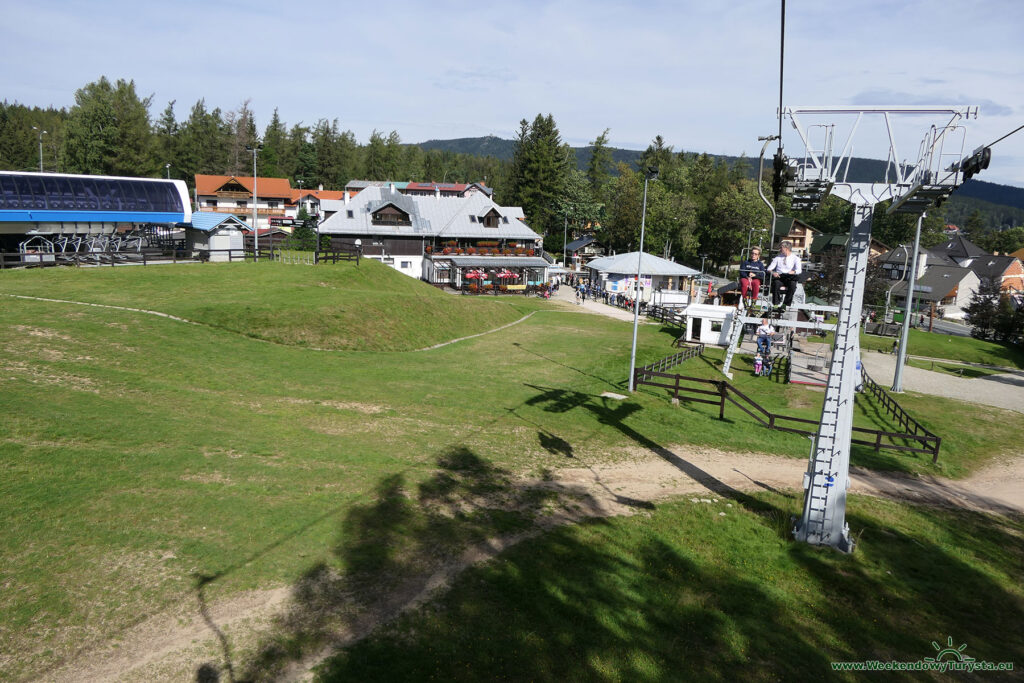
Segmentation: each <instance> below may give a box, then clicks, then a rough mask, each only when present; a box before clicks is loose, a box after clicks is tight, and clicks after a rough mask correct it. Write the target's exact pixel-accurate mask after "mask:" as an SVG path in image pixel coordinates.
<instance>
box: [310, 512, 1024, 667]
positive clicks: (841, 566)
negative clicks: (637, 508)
mask: <svg viewBox="0 0 1024 683" xmlns="http://www.w3.org/2000/svg"><path fill="white" fill-rule="evenodd" d="M765 495H766V497H773V496H771V495H770V494H765ZM894 507H895V506H893V505H891V504H884V505H883V506H882V509H881V510H880V511H875V510H865V511H863V512H855V513H854V514H853V515H852V517H851V519H852V520H853V523H854V524H856V525H864V527H863V528H867V529H869V531H867V532H866V533H865V537H864V538H863V539H862V541H863V543H862V547H861V550H859V551H858V553H859V554H854V555H852V556H851V555H843V554H840V553H836V552H834V551H831V550H830V549H822V548H814V547H811V546H807V545H804V544H796V543H793V542H788V541H782V540H781V539H779V538H777V537H776V536H774V533H773V530H772V529H769V528H766V526H767V522H766V521H765V520H763V519H762V518H759V517H756V516H747V517H741V518H739V519H738V520H737V522H738V523H737V524H736V525H735V526H726V525H725V524H722V525H720V526H717V527H716V526H713V524H714V523H712V522H708V519H707V513H706V512H703V511H702V509H701V506H687V505H686V504H682V505H677V506H675V507H673V508H672V509H671V510H670V511H666V508H662V511H661V512H660V513H658V514H665V515H668V518H667V519H665V520H664V521H659V520H658V519H657V518H654V519H650V520H648V519H646V518H644V519H641V518H634V519H630V520H611V521H605V520H597V521H592V522H588V523H586V524H583V525H580V526H578V527H572V528H568V527H562V528H558V529H554V530H552V531H549V532H547V533H545V534H544V535H543V536H541V537H539V538H535V539H530V540H527V541H525V542H524V543H523V544H521V545H519V546H517V547H515V548H512V549H510V550H508V551H506V552H505V553H503V554H502V555H501V557H500V558H499V559H498V561H495V562H491V563H488V564H486V565H482V566H478V567H474V568H472V569H470V570H469V571H467V572H466V573H465V574H464V575H463V576H461V577H460V578H459V579H458V580H457V581H456V582H455V583H454V585H453V586H452V589H451V590H450V591H449V592H448V593H446V594H445V595H443V596H439V597H438V599H436V600H434V601H432V602H431V603H430V604H428V605H426V606H425V607H424V608H423V609H421V610H419V611H417V612H414V613H409V614H406V615H404V616H403V617H402V618H400V619H398V620H396V621H395V622H394V623H392V624H391V625H389V626H387V627H385V628H384V629H382V630H381V631H380V632H377V633H375V634H374V635H373V636H372V637H370V638H368V639H365V640H363V641H361V642H358V643H355V644H353V645H351V646H349V647H347V648H345V649H344V650H343V651H341V652H339V653H338V654H337V655H335V656H334V657H332V658H331V659H330V660H329V661H328V662H327V663H326V664H325V665H324V666H323V667H322V668H321V670H320V674H321V677H322V679H323V680H326V681H348V680H454V681H463V680H464V681H470V680H481V679H501V680H558V681H562V680H569V681H575V680H578V681H589V680H779V679H781V680H821V679H824V678H827V677H831V676H833V675H834V672H833V671H832V668H831V662H833V661H863V660H871V659H879V660H888V659H893V660H898V661H917V660H923V659H924V658H925V657H928V656H934V655H935V654H936V652H935V651H934V650H933V649H932V647H931V642H932V641H938V642H944V641H945V639H946V638H947V637H950V636H951V637H953V638H954V640H955V642H956V643H957V644H959V643H966V644H968V645H969V648H970V649H969V651H968V654H970V655H971V656H974V657H976V658H978V659H985V660H989V661H997V662H998V661H1013V660H1016V661H1017V662H1020V661H1021V659H1022V658H1024V646H1022V644H1021V642H1020V641H1019V638H1017V635H1018V633H1019V631H1018V630H1017V628H1016V627H1015V624H1018V625H1019V623H1020V620H1021V618H1022V617H1024V609H1022V601H1021V596H1020V595H1019V593H1018V594H1013V593H1010V592H1007V591H1006V590H1005V589H1004V588H1003V587H1001V586H1000V585H999V584H998V583H997V582H996V581H994V580H993V579H992V578H991V577H990V576H988V575H986V571H996V572H998V571H1002V572H1006V571H1008V570H1012V567H1014V566H1015V563H1019V562H1020V561H1021V558H1022V556H1024V544H1022V541H1021V538H1020V537H1019V536H1014V535H1013V534H1006V533H1005V532H1001V531H999V530H998V528H996V529H995V530H994V531H991V530H992V529H993V527H992V524H991V522H992V520H991V519H990V518H985V517H984V516H978V517H977V518H971V517H970V516H967V517H964V516H963V515H961V514H960V513H954V512H949V511H941V512H938V513H933V512H932V511H925V512H919V511H916V510H914V509H911V510H910V512H909V514H908V515H907V516H906V517H905V518H901V519H900V520H899V521H897V522H889V521H888V518H889V517H890V516H891V515H892V509H893V508H894ZM702 512H703V516H702ZM711 519H715V517H711ZM922 521H925V522H927V524H929V525H935V526H936V527H937V528H938V529H939V530H940V531H941V532H942V533H947V532H954V533H955V530H956V529H957V528H958V527H960V526H964V525H965V522H966V526H967V527H968V528H970V531H968V532H967V533H968V534H972V535H973V534H975V533H985V531H984V530H986V529H987V530H990V531H991V533H993V534H994V535H993V536H992V537H991V538H985V539H984V541H983V542H980V541H979V542H976V543H974V544H973V545H970V544H969V545H968V547H967V548H966V549H961V547H959V545H958V543H955V544H954V545H948V544H947V545H939V544H938V543H932V542H929V541H928V540H927V538H926V537H921V540H919V537H918V536H917V534H913V535H912V534H910V533H908V532H907V531H906V530H904V529H903V528H901V527H902V526H903V525H904V524H910V525H912V526H914V527H915V528H917V529H919V530H921V529H922V527H921V526H920V524H921V523H922ZM975 524H977V525H978V528H974V526H975ZM997 526H998V525H997ZM1017 528H1018V531H1019V530H1020V526H1019V525H1018V527H1017ZM716 529H718V530H717V531H716ZM953 540H954V541H958V539H955V538H954V539H953ZM1007 542H1010V543H1012V544H1013V549H1012V551H1007V553H1006V555H1005V556H1004V557H1001V558H996V559H995V560H994V561H991V562H989V563H988V564H987V565H986V567H985V569H984V570H982V569H980V568H979V566H977V565H971V564H969V563H968V562H966V561H964V560H963V559H962V558H961V552H970V553H975V554H981V555H984V554H985V553H986V552H990V549H991V548H993V547H1000V546H1001V544H1004V543H1007ZM736 546H739V550H732V549H733V548H735V547H736ZM993 634H995V636H993ZM917 676H919V674H908V675H905V676H902V677H901V676H900V675H899V674H896V675H895V677H896V678H902V679H906V680H911V679H914V678H915V677H917ZM995 679H996V680H998V679H999V677H998V676H996V677H995Z"/></svg>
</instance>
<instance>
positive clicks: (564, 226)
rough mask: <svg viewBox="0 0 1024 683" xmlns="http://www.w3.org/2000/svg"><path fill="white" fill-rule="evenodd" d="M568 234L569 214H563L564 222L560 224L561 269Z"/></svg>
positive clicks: (564, 263)
mask: <svg viewBox="0 0 1024 683" xmlns="http://www.w3.org/2000/svg"><path fill="white" fill-rule="evenodd" d="M568 233H569V214H568V213H566V214H565V221H564V222H563V223H562V267H563V268H565V265H566V261H565V238H566V236H567V235H568Z"/></svg>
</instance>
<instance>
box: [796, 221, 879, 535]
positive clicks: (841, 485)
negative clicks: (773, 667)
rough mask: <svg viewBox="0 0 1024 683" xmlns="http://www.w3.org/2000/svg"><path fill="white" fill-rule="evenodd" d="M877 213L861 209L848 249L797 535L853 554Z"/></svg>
mask: <svg viewBox="0 0 1024 683" xmlns="http://www.w3.org/2000/svg"><path fill="white" fill-rule="evenodd" d="M873 210H874V207H873V206H867V207H858V210H857V212H856V213H857V215H856V216H855V217H854V222H855V225H854V226H853V229H852V232H851V234H850V241H849V243H848V244H847V247H846V265H845V267H844V271H843V293H842V298H841V299H840V302H839V320H838V322H836V328H835V342H834V343H833V345H832V360H831V362H830V364H829V372H828V383H827V384H826V387H825V403H824V405H823V406H822V410H821V427H819V429H818V434H817V436H816V437H815V443H814V456H813V458H812V459H811V462H810V464H809V466H808V469H807V474H806V476H805V477H804V488H805V489H806V493H805V498H804V512H803V517H802V518H801V520H800V523H799V524H798V525H797V527H796V530H795V532H794V533H795V535H796V538H797V540H800V541H807V542H808V543H812V544H814V545H831V546H834V547H836V548H838V549H839V550H842V551H844V552H850V551H852V550H853V540H852V539H851V538H850V528H849V525H847V524H846V490H847V488H849V471H850V440H851V434H852V430H853V401H854V394H855V390H854V387H855V386H856V383H857V377H856V374H855V373H857V372H858V371H859V368H858V367H857V361H858V358H859V356H860V344H859V337H858V335H859V334H860V315H861V308H862V304H863V301H864V273H865V272H866V271H867V267H868V246H869V244H870V242H871V213H872V211H873Z"/></svg>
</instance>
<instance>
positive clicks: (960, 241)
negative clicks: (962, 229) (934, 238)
mask: <svg viewBox="0 0 1024 683" xmlns="http://www.w3.org/2000/svg"><path fill="white" fill-rule="evenodd" d="M931 250H932V251H933V252H939V253H941V254H944V255H946V256H948V257H949V258H952V259H968V258H978V257H982V256H990V254H989V253H988V252H987V251H985V250H984V249H982V248H981V247H979V246H978V245H977V244H975V243H974V242H971V241H970V240H969V239H967V238H966V237H964V236H963V235H961V234H959V233H957V234H956V235H952V236H950V238H949V239H947V240H946V241H945V242H943V243H942V244H939V245H937V246H934V247H932V249H931Z"/></svg>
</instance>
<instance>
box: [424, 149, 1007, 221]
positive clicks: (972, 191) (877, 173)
mask: <svg viewBox="0 0 1024 683" xmlns="http://www.w3.org/2000/svg"><path fill="white" fill-rule="evenodd" d="M419 147H420V148H421V149H424V150H431V149H437V150H441V151H450V152H456V153H461V154H472V155H476V156H493V157H494V158H496V159H501V160H505V161H508V160H511V159H512V154H513V152H514V151H515V141H514V140H505V139H503V138H499V137H497V136H494V135H488V136H485V137H479V138H455V139H452V140H427V141H426V142H421V143H419ZM572 149H573V151H574V152H575V153H576V163H577V166H578V167H579V168H581V169H582V168H586V167H587V164H588V163H589V162H590V157H591V155H592V154H593V148H592V147H589V146H588V147H573V148H572ZM609 149H610V150H611V152H612V162H613V163H616V164H617V163H619V162H623V163H627V164H634V163H635V162H636V161H637V160H638V159H639V158H640V155H641V154H642V150H632V149H620V148H617V147H611V148H609ZM687 153H691V152H690V151H689V150H687ZM698 153H699V152H698ZM709 156H711V157H713V158H715V159H717V160H724V161H726V162H728V163H729V164H730V165H731V164H733V163H735V162H736V160H737V159H739V157H735V156H729V155H723V154H711V155H709ZM747 161H748V162H749V163H750V175H751V177H756V176H757V159H751V158H749V157H747ZM765 166H766V173H768V172H770V171H769V170H768V168H767V167H768V163H767V161H766V164H765ZM884 173H885V162H884V161H881V160H879V159H864V158H861V157H854V158H853V159H852V160H851V161H850V172H849V179H850V180H851V181H852V182H870V181H872V180H877V179H878V178H880V177H882V175H883V174H884ZM983 173H984V172H983ZM959 197H970V198H973V199H979V200H982V201H984V202H988V203H989V204H995V205H999V206H1007V207H1012V208H1015V209H1021V210H1024V188H1020V187H1013V186H1012V185H999V184H997V183H988V182H985V181H984V180H973V179H972V180H968V181H967V182H966V183H964V184H963V185H962V186H961V187H960V188H959V189H958V190H957V191H956V194H954V195H953V197H952V198H951V199H950V201H955V200H956V199H957V198H959Z"/></svg>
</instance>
